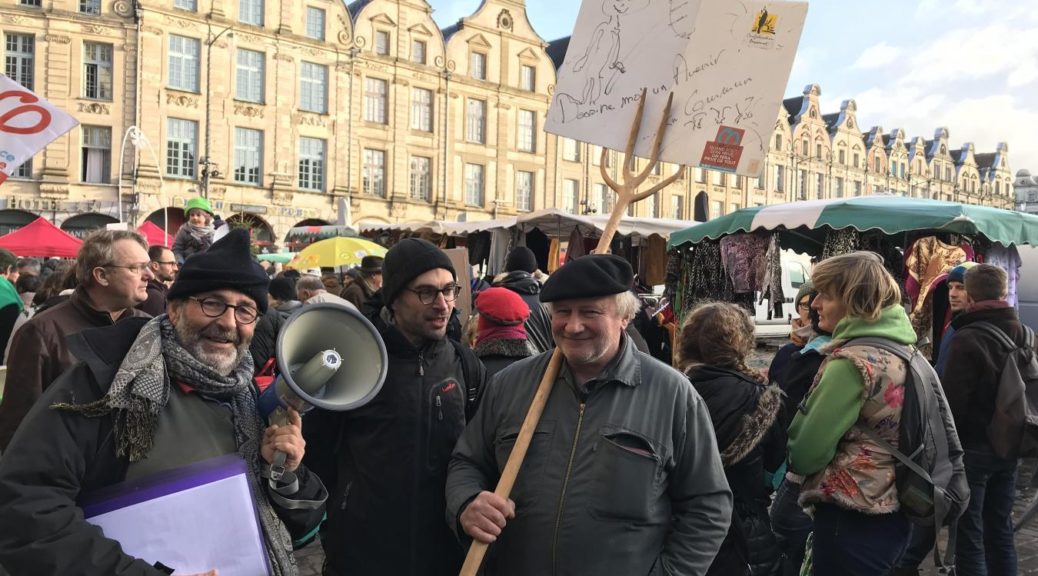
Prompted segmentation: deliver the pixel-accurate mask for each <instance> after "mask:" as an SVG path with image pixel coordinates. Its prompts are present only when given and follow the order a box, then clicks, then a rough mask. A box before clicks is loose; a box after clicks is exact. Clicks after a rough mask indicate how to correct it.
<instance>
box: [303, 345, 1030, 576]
mask: <svg viewBox="0 0 1038 576" xmlns="http://www.w3.org/2000/svg"><path fill="white" fill-rule="evenodd" d="M769 344H771V342H769ZM775 349H776V348H775V347H774V346H772V345H765V346H762V347H761V348H760V349H758V350H757V351H756V352H755V353H754V354H753V356H752V357H751V358H750V360H749V362H747V364H749V366H750V367H751V368H767V367H768V364H770V362H771V357H772V355H773V354H774V353H775ZM1036 466H1038V460H1030V461H1022V462H1021V465H1020V476H1019V478H1018V481H1017V500H1016V507H1015V509H1014V517H1016V518H1019V516H1020V515H1021V514H1023V512H1024V510H1025V509H1026V507H1027V505H1028V504H1029V503H1030V502H1031V500H1032V499H1033V498H1034V497H1035V494H1036V490H1035V488H1034V487H1032V486H1031V484H1032V481H1031V480H1032V478H1033V476H1034V470H1035V467H1036ZM945 536H946V535H945ZM1016 546H1017V554H1018V556H1019V570H1018V574H1034V575H1038V519H1036V520H1035V521H1034V522H1031V523H1030V524H1029V525H1028V526H1026V527H1024V528H1023V529H1022V530H1020V531H1019V532H1018V533H1017V537H1016ZM942 549H943V547H942ZM296 558H297V559H298V560H299V566H300V571H299V573H300V576H320V575H321V564H322V562H323V561H324V553H323V551H322V550H321V546H320V543H319V542H314V543H313V544H311V545H310V546H307V547H306V548H305V549H303V550H300V551H299V552H297V553H296ZM922 574H925V575H927V576H936V575H937V571H936V570H935V569H934V568H933V561H932V560H930V559H927V560H926V561H925V562H924V563H923V569H922ZM588 576H593V575H588Z"/></svg>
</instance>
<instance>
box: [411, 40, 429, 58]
mask: <svg viewBox="0 0 1038 576" xmlns="http://www.w3.org/2000/svg"><path fill="white" fill-rule="evenodd" d="M426 48H427V45H426V43H425V41H424V40H415V41H414V42H411V62H414V63H415V64H425V59H426V52H427V50H426Z"/></svg>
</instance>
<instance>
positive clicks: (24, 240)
mask: <svg viewBox="0 0 1038 576" xmlns="http://www.w3.org/2000/svg"><path fill="white" fill-rule="evenodd" d="M81 244H83V241H82V240H80V239H79V238H76V237H75V236H73V235H71V234H69V233H68V232H65V231H64V230H62V229H61V228H58V227H57V226H55V225H53V224H51V223H50V222H49V221H48V220H47V219H46V218H37V219H36V220H33V221H32V222H30V223H29V224H27V225H25V226H23V227H21V228H19V229H17V230H15V231H14V232H11V233H10V234H5V235H3V236H0V248H4V249H6V250H10V251H11V252H13V253H14V254H15V255H16V256H26V257H51V256H57V257H60V258H75V257H76V253H77V252H79V247H80V245H81Z"/></svg>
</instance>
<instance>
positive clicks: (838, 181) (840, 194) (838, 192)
mask: <svg viewBox="0 0 1038 576" xmlns="http://www.w3.org/2000/svg"><path fill="white" fill-rule="evenodd" d="M836 197H837V198H843V177H842V176H837V177H836Z"/></svg>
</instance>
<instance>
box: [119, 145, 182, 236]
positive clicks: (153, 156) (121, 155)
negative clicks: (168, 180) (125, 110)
mask: <svg viewBox="0 0 1038 576" xmlns="http://www.w3.org/2000/svg"><path fill="white" fill-rule="evenodd" d="M127 140H129V141H130V143H131V144H133V147H134V148H136V149H137V150H138V151H140V150H141V148H147V149H148V153H149V154H151V159H152V161H153V162H154V163H155V166H156V167H159V166H160V165H159V157H158V154H156V153H155V148H154V147H153V146H152V145H151V141H150V140H148V138H147V136H145V135H144V132H143V131H142V130H141V129H140V128H138V127H137V126H130V127H129V128H127V129H126V133H125V134H123V141H122V145H121V146H120V147H119V166H120V167H121V166H123V165H124V164H123V163H124V158H125V155H126V141H127ZM137 168H138V165H137V159H136V157H134V163H133V183H132V186H134V188H136V185H137ZM158 174H159V192H160V193H161V194H162V197H163V202H162V214H163V218H166V205H167V204H169V203H168V202H166V201H165V197H166V190H165V181H164V180H163V179H162V170H161V169H160V170H159V172H158ZM118 196H119V221H120V222H122V221H123V171H122V170H120V171H119V190H118ZM164 227H165V228H168V227H169V221H168V220H167V221H166V223H165V226H164ZM167 232H168V231H167Z"/></svg>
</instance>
